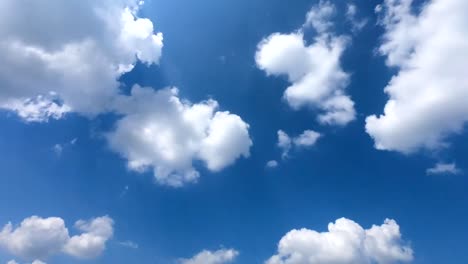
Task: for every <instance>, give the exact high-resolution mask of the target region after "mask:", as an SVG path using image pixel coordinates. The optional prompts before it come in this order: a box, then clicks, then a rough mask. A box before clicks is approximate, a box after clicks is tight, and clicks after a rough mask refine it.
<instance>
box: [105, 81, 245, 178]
mask: <svg viewBox="0 0 468 264" xmlns="http://www.w3.org/2000/svg"><path fill="white" fill-rule="evenodd" d="M117 108H118V109H119V111H120V112H121V113H122V114H124V117H123V118H122V119H121V120H119V121H118V122H117V125H116V128H115V130H114V131H112V132H111V133H109V134H108V135H107V138H108V141H109V143H110V146H111V148H112V149H114V150H115V151H117V152H118V153H120V154H121V155H122V156H123V157H124V158H126V159H127V160H128V167H129V168H130V169H132V170H135V171H138V172H143V171H146V170H148V169H151V170H153V172H154V176H155V178H156V180H157V182H158V183H160V184H164V185H169V186H172V187H180V186H183V185H184V184H186V183H191V182H196V181H197V180H198V178H199V176H200V173H199V172H198V171H197V170H196V169H195V168H194V167H193V162H194V161H201V162H203V163H204V164H205V165H206V167H207V168H208V169H209V170H210V171H212V172H217V171H220V170H222V169H223V168H225V167H227V166H229V165H232V164H233V163H234V162H235V161H236V160H237V159H238V158H240V157H249V155H250V147H251V146H252V140H251V139H250V136H249V132H248V130H249V125H248V124H247V123H245V122H244V121H243V120H242V119H241V118H240V117H239V116H237V115H235V114H231V113H230V112H227V111H219V110H218V109H219V105H218V103H217V102H216V101H215V100H207V101H203V102H200V103H196V104H192V103H190V102H188V101H186V100H182V99H180V97H179V92H178V90H177V89H176V88H172V89H169V88H168V89H163V90H159V91H154V90H153V89H150V88H142V87H139V86H134V87H133V89H132V92H131V96H127V97H121V98H120V100H119V102H118V107H117Z"/></svg>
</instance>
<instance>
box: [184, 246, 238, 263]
mask: <svg viewBox="0 0 468 264" xmlns="http://www.w3.org/2000/svg"><path fill="white" fill-rule="evenodd" d="M238 255H239V252H238V251H237V250H235V249H220V250H217V251H214V252H213V251H209V250H203V251H202V252H200V253H198V254H196V255H195V256H193V257H192V258H190V259H181V260H179V263H181V264H225V263H231V262H233V261H234V260H235V259H236V257H237V256H238Z"/></svg>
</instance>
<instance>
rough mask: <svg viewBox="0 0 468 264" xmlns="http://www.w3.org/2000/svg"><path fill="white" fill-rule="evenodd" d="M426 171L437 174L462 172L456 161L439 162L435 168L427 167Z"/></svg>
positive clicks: (429, 173)
mask: <svg viewBox="0 0 468 264" xmlns="http://www.w3.org/2000/svg"><path fill="white" fill-rule="evenodd" d="M426 173H427V174H428V175H437V174H455V175H456V174H460V173H461V170H460V169H459V168H457V164H455V163H441V162H439V163H437V164H435V166H434V167H433V168H429V169H427V171H426Z"/></svg>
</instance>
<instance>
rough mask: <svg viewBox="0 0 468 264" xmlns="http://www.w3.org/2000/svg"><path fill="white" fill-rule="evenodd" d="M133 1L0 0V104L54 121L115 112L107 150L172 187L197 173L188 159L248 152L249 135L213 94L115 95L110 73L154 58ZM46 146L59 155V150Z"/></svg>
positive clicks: (212, 163)
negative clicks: (204, 97) (193, 97)
mask: <svg viewBox="0 0 468 264" xmlns="http://www.w3.org/2000/svg"><path fill="white" fill-rule="evenodd" d="M142 4H143V1H136V0H100V1H95V0H83V1H72V2H63V1H61V0H51V1H45V0H39V1H35V2H34V3H29V2H28V3H26V2H25V0H19V1H17V0H5V1H1V3H0V57H2V58H4V61H3V64H2V65H3V66H2V65H0V87H1V89H0V109H1V108H3V109H6V110H10V111H14V112H16V113H17V114H18V116H19V117H21V118H23V119H24V120H25V121H28V122H34V121H35V122H43V121H47V120H49V119H50V118H53V119H60V118H62V117H63V116H64V115H65V114H66V113H67V112H75V113H79V114H82V115H85V116H88V117H93V116H96V115H99V114H101V113H104V112H113V113H118V114H123V115H124V116H123V118H122V119H121V120H120V121H119V122H118V124H117V125H116V130H115V131H114V132H113V133H110V134H109V137H108V138H109V141H110V143H111V146H112V147H113V149H115V150H116V151H117V152H119V153H121V154H122V156H124V157H125V158H127V159H128V160H129V162H128V163H129V167H130V168H131V169H134V170H137V171H143V170H145V169H146V168H149V167H152V168H153V169H154V171H155V175H156V179H157V180H158V182H159V183H162V184H166V185H171V186H181V185H183V184H184V183H186V182H195V181H196V180H197V179H198V177H199V173H198V171H197V170H195V169H194V168H193V167H192V165H191V164H192V162H193V161H202V162H203V163H204V164H205V165H206V167H207V168H208V169H209V170H211V171H219V170H221V169H223V168H225V167H227V166H229V165H231V164H232V163H234V161H235V160H236V159H237V158H238V157H241V156H244V157H248V156H249V148H250V146H251V145H252V142H251V140H250V137H249V135H248V125H247V124H246V123H245V122H244V121H243V120H242V119H241V118H240V117H239V116H237V115H234V114H231V113H229V112H226V111H224V112H221V111H216V109H217V108H218V103H217V102H216V101H214V100H209V101H206V102H201V103H198V104H193V105H192V104H191V103H188V102H187V101H186V100H183V99H180V98H179V97H178V95H177V92H175V91H176V90H175V89H172V90H164V91H162V92H152V91H150V89H149V88H148V89H144V90H142V89H138V88H134V90H133V93H132V96H134V97H135V98H133V97H128V96H125V95H122V94H121V93H120V90H119V88H120V85H121V84H120V83H119V82H118V79H119V78H120V77H121V76H122V75H123V74H125V73H127V72H129V71H131V70H132V69H133V67H134V66H135V64H136V63H137V61H140V62H143V63H145V64H147V65H151V64H157V63H158V62H159V59H160V57H161V52H162V47H163V36H162V33H154V26H153V23H152V22H151V21H150V20H149V19H145V18H140V17H138V11H139V9H140V8H141V5H142ZM25 5H27V6H28V8H26V9H25V8H24V6H25ZM31 10H34V11H33V12H32V11H31ZM24 17H28V20H25V19H24ZM56 21H60V23H57V22H56ZM51 32H52V34H51ZM140 90H142V91H146V94H149V96H150V98H152V101H151V100H145V99H144V98H142V95H143V96H144V95H145V94H144V93H138V92H136V91H140ZM151 94H154V96H151ZM164 100H167V102H163V101H164ZM156 102H158V103H159V104H154V103H156ZM132 103H133V104H140V103H142V104H144V106H137V105H132ZM163 105H164V106H167V107H168V109H164V107H161V106H163ZM169 109H170V110H171V111H169ZM166 114H167V116H164V115H166ZM192 118H193V119H192ZM190 119H192V120H190ZM132 126H133V127H132ZM156 129H160V130H156ZM178 129H183V131H176V130H178ZM166 140H167V141H166ZM146 144H148V145H146ZM55 149H56V152H57V153H60V152H61V150H62V149H63V148H62V146H60V145H57V147H56V148H55Z"/></svg>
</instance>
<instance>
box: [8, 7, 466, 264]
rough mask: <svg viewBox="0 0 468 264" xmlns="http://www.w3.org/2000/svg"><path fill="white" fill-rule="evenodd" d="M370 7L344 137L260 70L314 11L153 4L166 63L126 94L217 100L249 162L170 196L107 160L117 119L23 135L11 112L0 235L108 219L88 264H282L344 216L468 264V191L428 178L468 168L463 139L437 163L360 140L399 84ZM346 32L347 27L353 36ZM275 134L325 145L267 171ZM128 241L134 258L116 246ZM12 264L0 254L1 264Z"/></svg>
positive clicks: (427, 260)
mask: <svg viewBox="0 0 468 264" xmlns="http://www.w3.org/2000/svg"><path fill="white" fill-rule="evenodd" d="M370 2H372V3H367V1H366V5H363V1H357V5H358V7H359V11H360V15H362V16H363V17H368V18H369V19H370V22H369V25H368V26H367V27H365V28H364V30H363V31H362V32H361V33H359V34H358V35H356V36H355V37H354V38H353V41H352V46H351V48H349V49H348V50H347V51H346V52H345V54H344V57H343V60H342V61H343V68H344V69H345V70H346V71H348V72H350V73H352V77H351V85H350V86H349V88H348V92H349V94H350V95H351V97H352V98H353V100H354V101H355V102H356V108H357V112H358V118H357V120H355V121H354V122H352V123H351V124H350V125H348V126H345V127H342V128H336V127H327V126H319V125H318V124H317V122H316V121H315V114H314V112H313V111H308V110H301V111H294V110H291V108H289V107H288V106H287V104H286V103H285V102H284V101H283V100H282V99H281V98H282V94H283V92H284V89H285V87H286V86H287V82H286V80H285V78H281V77H267V76H266V74H265V73H264V72H263V71H260V70H259V69H257V68H256V66H255V59H254V54H255V51H256V47H257V44H258V42H259V41H260V40H261V39H262V38H264V37H266V36H268V35H269V34H271V33H273V32H284V33H287V32H291V31H293V30H295V29H297V28H298V27H299V26H300V25H301V24H302V23H303V21H304V16H305V14H306V12H307V11H308V10H309V8H310V7H311V6H312V5H313V4H314V3H315V1H312V0H308V1H302V0H300V1H294V2H291V1H284V0H256V1H251V0H237V1H217V0H203V1H192V0H171V1H156V0H152V1H147V3H146V4H145V7H144V9H143V10H142V12H141V15H142V17H148V18H150V19H151V20H152V21H153V22H154V24H155V26H156V30H158V31H161V32H163V33H164V38H165V39H164V41H165V43H164V45H165V47H164V50H163V57H162V60H161V63H160V65H159V66H151V67H149V68H147V67H146V66H144V65H138V66H137V68H136V69H135V70H134V71H133V72H132V73H130V74H127V75H126V76H124V77H122V82H123V83H124V84H125V86H126V87H123V89H128V87H130V86H132V85H133V84H136V83H138V84H140V85H144V86H151V87H154V88H157V89H159V88H164V87H166V86H176V87H178V88H179V89H180V91H181V92H180V93H181V95H182V97H185V98H188V99H190V100H191V101H192V102H198V101H200V100H204V99H207V98H214V99H216V100H217V101H218V102H219V103H220V105H221V109H222V110H229V111H231V112H233V113H236V114H238V115H239V116H241V117H242V118H243V120H245V121H246V122H247V123H249V124H250V135H251V137H252V139H253V142H254V145H253V148H252V149H251V157H250V158H248V159H241V160H239V161H237V162H236V164H235V165H234V166H232V167H229V168H227V169H225V170H223V171H221V172H219V173H212V172H209V171H207V170H204V169H203V168H199V169H200V172H201V173H202V177H201V179H200V181H199V183H198V184H194V185H188V186H186V187H183V188H182V189H172V188H168V187H164V186H160V185H157V184H154V180H153V177H152V175H151V173H147V174H143V175H142V174H138V173H134V172H130V171H129V170H127V169H126V164H125V161H124V160H123V159H122V158H120V157H119V156H118V155H117V154H115V153H114V152H112V151H111V150H109V147H108V146H107V143H106V142H105V140H104V139H103V137H102V136H101V135H102V132H103V131H108V130H109V129H111V124H112V122H110V120H112V119H113V117H112V116H101V117H99V118H97V119H94V120H89V119H86V118H84V117H80V116H77V115H68V116H67V118H66V119H65V120H60V121H50V122H49V123H45V124H25V123H24V122H22V121H20V120H19V119H18V118H17V117H15V116H14V115H12V114H8V113H5V112H2V113H1V114H0V223H7V222H8V221H13V222H15V223H18V222H20V221H21V220H22V219H24V218H25V217H28V216H31V215H40V216H43V217H48V216H61V217H62V218H64V219H65V220H66V221H67V223H69V224H71V223H73V222H74V221H75V220H77V219H82V218H91V217H94V216H100V215H106V214H107V215H109V216H111V217H112V218H113V219H114V220H115V223H116V224H115V236H114V239H113V240H112V241H111V242H110V243H109V244H108V250H106V252H105V253H104V255H103V256H101V257H100V258H99V259H97V260H90V261H86V262H85V263H115V264H118V263H170V261H172V260H173V259H176V258H178V257H190V256H192V255H194V254H195V253H197V252H199V251H200V250H201V249H217V248H219V247H220V246H221V245H223V246H225V247H234V248H236V249H237V250H239V251H240V253H241V254H240V256H239V257H238V259H237V262H236V263H242V264H255V263H262V262H263V261H264V260H266V259H267V258H268V257H270V256H271V255H273V254H274V253H275V252H276V243H277V242H278V241H279V239H280V238H281V237H282V236H283V235H284V234H285V233H286V232H288V231H289V230H291V229H293V228H302V227H307V228H310V229H315V230H325V229H326V225H327V224H328V223H329V222H331V221H334V220H335V219H337V218H340V217H347V218H349V219H353V220H355V221H356V222H358V223H360V224H361V225H362V226H363V227H366V228H368V227H370V226H371V225H372V224H380V223H382V222H383V220H384V219H385V218H393V219H395V220H397V221H398V224H399V225H400V227H401V232H402V234H403V236H404V238H405V239H406V240H409V241H410V242H411V246H412V247H413V249H414V251H415V261H414V263H416V264H420V263H424V264H431V263H434V264H439V263H468V255H467V254H466V245H467V244H468V242H467V238H466V234H468V225H466V223H468V206H467V205H468V192H467V190H466V186H468V178H467V177H466V175H463V174H462V175H454V176H427V175H426V169H427V168H429V167H431V166H433V164H434V163H435V162H436V161H437V160H438V159H443V160H448V161H456V162H457V165H458V166H459V167H460V168H461V169H462V170H466V169H468V163H467V161H466V158H465V157H466V156H467V155H468V143H467V142H468V140H467V139H468V135H466V133H465V134H463V135H459V136H456V137H454V138H453V139H452V140H450V142H452V145H451V147H450V148H448V149H446V150H444V151H441V152H440V153H429V152H419V153H416V154H412V155H408V156H405V155H403V154H399V153H394V152H386V151H378V150H376V149H374V147H373V141H372V139H371V138H370V137H369V135H368V134H367V133H365V129H364V124H365V117H366V116H368V115H370V114H375V113H381V112H382V109H383V107H384V105H385V102H386V100H387V96H386V95H385V94H384V92H383V88H384V87H385V85H386V84H387V83H388V81H389V79H390V77H391V74H392V73H393V72H392V70H391V69H388V68H387V67H386V66H385V64H384V59H385V58H383V57H380V56H376V55H375V53H374V52H373V50H374V49H375V48H376V47H377V46H378V44H379V41H380V36H381V33H382V29H381V28H379V27H376V26H374V24H375V23H376V21H375V17H374V13H373V9H374V7H375V5H376V4H377V3H378V2H379V1H370ZM337 5H338V6H340V4H339V3H337ZM341 19H343V18H341ZM343 23H344V22H343ZM343 23H341V24H340V23H338V25H341V26H343V29H342V30H343V31H346V25H345V24H343ZM279 129H284V130H286V131H287V132H288V133H291V134H298V133H301V132H302V131H304V130H305V129H313V130H317V131H319V132H322V133H324V134H325V136H324V137H323V138H322V139H321V140H320V141H319V142H318V143H317V145H316V146H314V147H313V148H312V149H309V150H302V151H298V152H294V153H293V155H292V157H291V158H290V159H288V160H287V161H285V162H282V163H281V164H280V166H279V167H278V168H276V169H274V170H268V169H265V163H266V162H267V161H268V160H271V159H278V158H279V156H280V150H279V149H278V148H277V147H276V141H277V135H276V132H277V130H279ZM73 138H77V139H78V140H77V143H76V144H75V145H74V146H69V147H66V148H65V149H64V150H63V153H62V155H61V156H60V157H58V156H57V155H56V154H55V153H54V152H53V150H52V148H53V146H54V145H55V144H57V143H60V144H63V143H66V142H69V141H70V140H72V139H73ZM125 186H128V188H129V189H128V191H127V192H125V193H124V189H125ZM126 240H131V241H134V242H136V243H138V244H139V246H140V247H139V249H137V250H133V249H127V248H122V247H121V246H119V245H118V244H117V242H118V241H126ZM9 259H11V257H9V256H8V255H7V254H6V253H0V263H4V262H6V261H7V260H9ZM52 260H53V261H51V262H53V263H63V262H62V261H66V263H75V261H74V260H71V259H69V258H66V260H61V257H55V258H53V259H52ZM79 262H80V261H76V263H79Z"/></svg>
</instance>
